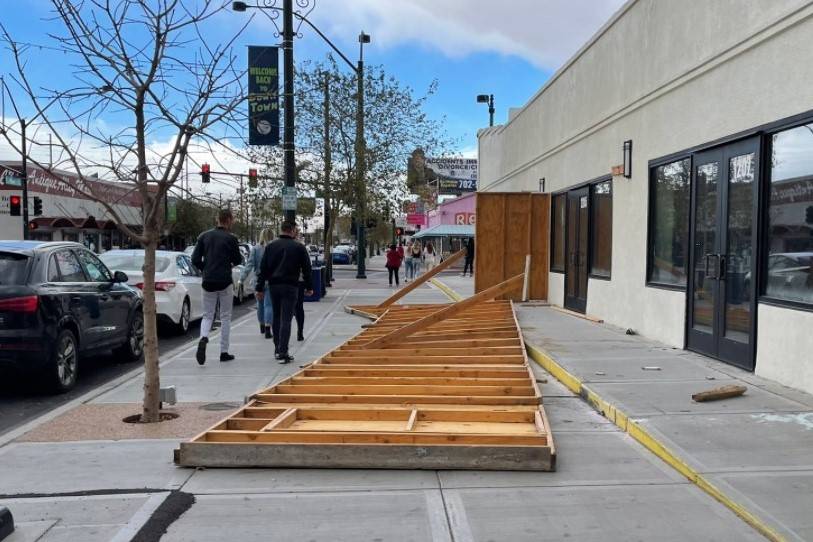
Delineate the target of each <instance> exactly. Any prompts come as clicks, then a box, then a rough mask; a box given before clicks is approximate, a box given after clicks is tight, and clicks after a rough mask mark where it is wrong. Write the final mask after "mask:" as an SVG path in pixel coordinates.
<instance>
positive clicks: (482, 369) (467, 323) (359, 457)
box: [176, 275, 556, 470]
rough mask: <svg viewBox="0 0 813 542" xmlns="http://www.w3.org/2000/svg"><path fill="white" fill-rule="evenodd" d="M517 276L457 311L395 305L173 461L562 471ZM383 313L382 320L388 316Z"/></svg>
mask: <svg viewBox="0 0 813 542" xmlns="http://www.w3.org/2000/svg"><path fill="white" fill-rule="evenodd" d="M521 285H522V275H518V276H517V277H514V278H512V279H510V280H508V281H505V282H503V283H501V284H499V285H497V286H494V287H492V288H489V289H488V290H486V291H483V292H481V293H479V294H477V295H475V296H473V297H470V298H468V299H465V300H463V301H460V302H458V303H454V304H441V305H406V306H401V305H390V306H387V307H386V308H385V309H383V310H382V313H381V315H380V316H379V317H378V318H377V319H376V320H375V322H374V323H373V324H368V325H366V326H365V327H364V328H363V329H362V331H361V332H360V333H359V334H357V335H356V336H355V337H353V338H351V339H349V340H348V341H347V342H346V343H344V344H343V345H341V346H339V347H338V348H336V349H334V350H332V351H331V352H329V353H327V354H326V355H324V356H323V357H321V358H320V359H318V360H316V361H315V362H314V363H312V364H311V365H309V366H308V367H307V368H305V369H303V370H301V371H299V372H298V373H296V374H294V375H293V376H291V377H289V378H287V379H285V380H283V381H281V382H279V383H278V384H276V385H274V386H272V387H270V388H268V389H265V390H262V391H260V392H259V393H257V394H255V395H254V396H253V398H252V400H251V401H250V402H249V403H248V404H247V405H245V406H244V407H243V408H241V409H240V410H238V411H237V412H236V413H234V414H233V415H231V416H229V417H228V418H227V419H225V420H223V421H222V422H220V423H218V424H217V425H215V426H214V427H212V428H211V429H209V430H208V431H205V432H204V433H202V434H200V435H198V436H197V437H195V438H194V439H192V440H191V441H190V442H184V443H182V444H181V446H180V449H179V450H176V462H177V463H179V464H180V465H184V466H205V467H321V468H404V469H500V470H553V469H554V466H555V457H556V454H555V448H554V444H553V438H552V436H551V434H550V427H549V425H548V420H547V417H546V414H545V410H544V408H543V407H542V405H541V402H542V398H541V394H540V391H539V388H538V386H537V385H536V382H535V378H534V376H533V373H532V372H531V369H530V366H529V364H528V359H527V355H526V353H525V346H524V343H523V339H522V335H521V333H520V329H519V325H518V324H517V320H516V317H515V314H514V307H513V304H512V302H511V301H496V300H494V298H496V297H498V296H499V295H501V294H502V293H503V292H505V291H508V290H509V289H511V288H515V287H518V286H519V287H521ZM379 310H381V309H379Z"/></svg>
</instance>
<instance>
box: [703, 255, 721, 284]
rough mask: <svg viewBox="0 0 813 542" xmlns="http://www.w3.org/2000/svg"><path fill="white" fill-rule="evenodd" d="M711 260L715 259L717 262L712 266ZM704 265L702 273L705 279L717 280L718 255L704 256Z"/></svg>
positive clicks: (718, 276)
mask: <svg viewBox="0 0 813 542" xmlns="http://www.w3.org/2000/svg"><path fill="white" fill-rule="evenodd" d="M711 258H717V261H716V262H714V265H711V263H710V261H711ZM704 263H705V265H704V271H705V274H706V278H707V279H719V278H720V275H719V266H720V255H719V254H706V256H705V262H704Z"/></svg>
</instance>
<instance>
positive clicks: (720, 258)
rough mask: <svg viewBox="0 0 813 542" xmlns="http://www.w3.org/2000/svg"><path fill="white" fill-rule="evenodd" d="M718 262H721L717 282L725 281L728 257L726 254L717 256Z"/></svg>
mask: <svg viewBox="0 0 813 542" xmlns="http://www.w3.org/2000/svg"><path fill="white" fill-rule="evenodd" d="M717 261H718V262H720V263H719V264H718V266H717V280H725V273H726V257H725V255H724V254H718V255H717Z"/></svg>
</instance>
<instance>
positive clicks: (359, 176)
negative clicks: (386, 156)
mask: <svg viewBox="0 0 813 542" xmlns="http://www.w3.org/2000/svg"><path fill="white" fill-rule="evenodd" d="M365 43H370V35H369V34H365V33H364V32H361V34H359V60H358V64H357V65H356V66H357V67H356V85H357V88H356V184H357V189H358V216H357V217H356V227H357V232H356V243H357V251H356V278H357V279H366V278H367V269H366V267H367V262H366V259H367V245H366V239H365V234H366V227H367V223H366V221H367V189H366V187H365V186H364V173H365V171H364V170H365V154H366V148H365V147H366V142H365V140H364V44H365Z"/></svg>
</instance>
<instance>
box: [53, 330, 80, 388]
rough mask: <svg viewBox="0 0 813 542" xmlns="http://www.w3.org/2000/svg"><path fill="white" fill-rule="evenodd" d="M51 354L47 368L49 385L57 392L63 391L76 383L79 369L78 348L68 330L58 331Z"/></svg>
mask: <svg viewBox="0 0 813 542" xmlns="http://www.w3.org/2000/svg"><path fill="white" fill-rule="evenodd" d="M51 356H52V359H51V362H50V364H49V368H48V371H49V373H50V384H51V387H52V388H53V389H54V391H56V392H58V393H64V392H66V391H68V390H70V389H72V388H73V387H74V386H75V385H76V376H77V373H78V371H79V348H78V347H77V343H76V337H75V336H74V334H73V333H72V332H71V331H70V330H68V329H63V330H62V331H60V332H59V336H58V337H57V339H56V346H55V347H54V351H53V353H52V354H51Z"/></svg>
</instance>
